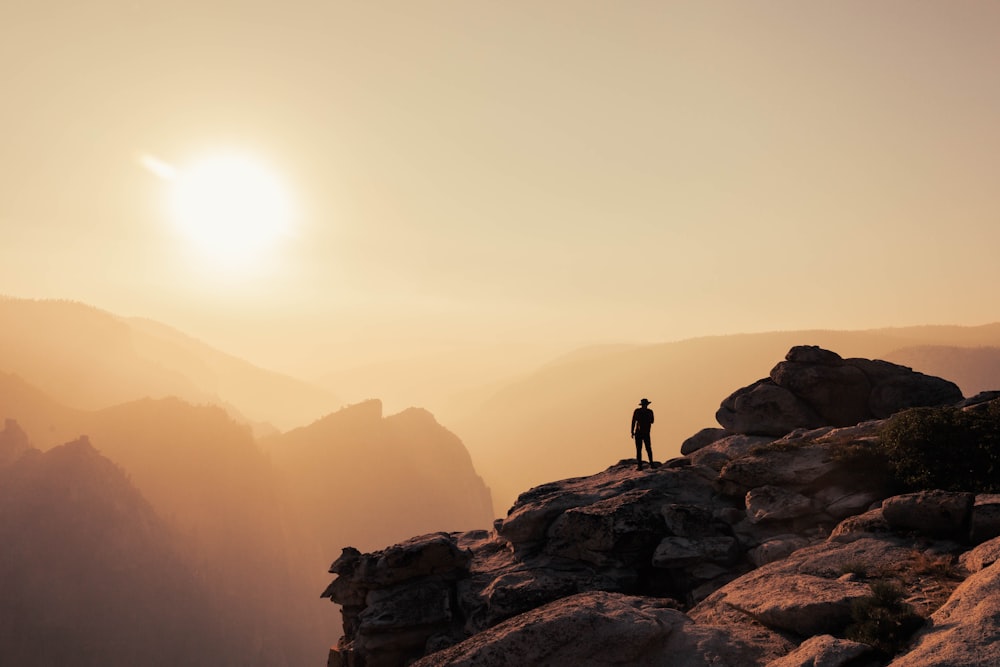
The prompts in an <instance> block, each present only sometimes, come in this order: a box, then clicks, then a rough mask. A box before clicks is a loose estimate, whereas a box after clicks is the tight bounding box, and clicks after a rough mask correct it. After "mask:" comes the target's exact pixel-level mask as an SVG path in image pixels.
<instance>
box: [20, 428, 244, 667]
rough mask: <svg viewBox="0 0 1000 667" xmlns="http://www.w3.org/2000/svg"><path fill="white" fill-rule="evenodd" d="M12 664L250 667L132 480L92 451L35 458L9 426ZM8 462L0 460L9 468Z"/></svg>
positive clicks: (59, 451)
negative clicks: (16, 449)
mask: <svg viewBox="0 0 1000 667" xmlns="http://www.w3.org/2000/svg"><path fill="white" fill-rule="evenodd" d="M14 441H19V442H20V443H21V445H22V446H21V447H20V449H21V454H20V456H17V457H16V458H15V459H14V460H12V461H8V462H7V464H6V465H3V466H2V467H0V544H2V545H3V548H2V549H0V590H3V595H2V596H0V657H2V662H3V664H9V665H18V666H19V667H31V666H34V665H81V666H91V665H93V666H95V667H97V666H106V665H121V666H125V665H163V666H164V667H166V666H172V665H185V664H186V665H194V664H242V663H239V662H238V661H239V660H241V659H244V658H249V657H250V656H249V655H248V652H247V650H246V648H245V647H242V646H241V645H240V644H239V643H238V642H237V641H230V638H227V630H226V628H225V627H224V623H222V622H221V621H220V616H219V612H220V611H221V610H220V608H219V607H217V606H214V605H213V603H212V601H211V600H210V598H209V597H208V596H207V595H206V594H205V592H204V587H203V584H202V582H201V581H199V580H198V578H197V577H196V576H195V574H194V572H193V571H192V570H191V569H190V568H188V567H187V566H186V564H185V563H184V562H183V560H182V558H181V557H180V556H179V554H178V553H177V551H176V549H175V543H174V536H173V534H172V533H171V530H170V529H169V528H168V526H167V525H166V524H165V523H164V522H163V521H161V520H160V518H159V517H158V516H157V515H156V514H155V512H154V511H153V509H152V507H151V506H150V505H149V503H147V502H146V501H145V500H144V499H143V498H142V496H141V495H140V493H139V492H138V490H137V489H136V488H135V487H134V486H132V485H131V484H130V483H129V481H128V479H127V478H126V476H125V474H124V473H123V472H122V471H121V470H120V469H119V468H118V467H116V466H115V465H114V464H113V463H112V462H111V461H109V460H108V459H107V458H105V457H104V456H102V455H101V454H99V453H98V452H97V450H95V449H94V448H93V447H92V446H91V445H90V443H89V442H88V441H87V440H86V439H80V440H77V441H75V442H72V443H70V444H66V445H61V446H59V447H55V448H53V449H51V450H49V451H47V452H44V453H42V452H40V451H39V450H37V449H34V448H31V447H30V446H29V447H24V446H23V445H24V433H23V431H20V429H19V427H18V426H17V425H16V423H14V422H10V421H8V422H7V424H6V427H5V429H4V431H3V432H0V449H2V450H4V451H5V452H7V453H10V451H11V449H10V444H11V442H14ZM5 458H9V457H5V456H3V455H0V459H5Z"/></svg>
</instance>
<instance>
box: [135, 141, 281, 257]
mask: <svg viewBox="0 0 1000 667" xmlns="http://www.w3.org/2000/svg"><path fill="white" fill-rule="evenodd" d="M142 163H143V165H145V166H146V168H147V169H149V170H150V171H152V172H153V173H154V174H156V175H157V176H160V177H161V178H163V179H164V180H166V181H168V182H169V191H168V200H167V209H168V210H167V214H168V217H169V219H170V222H171V223H172V225H173V227H174V229H175V230H176V231H177V232H178V233H179V234H180V236H181V237H182V238H183V239H184V240H185V241H186V242H187V243H188V244H190V246H191V247H192V248H193V249H195V250H197V251H198V252H199V253H200V254H202V255H203V256H204V257H205V258H206V259H208V260H209V261H210V262H212V263H213V264H215V265H216V266H218V267H220V268H237V267H245V266H246V265H250V264H253V263H255V262H257V261H259V260H262V259H264V258H265V257H266V256H267V255H268V254H269V253H270V252H271V251H272V250H273V249H274V248H275V246H276V245H277V244H278V243H279V242H280V241H281V240H282V239H283V237H286V236H288V235H290V233H291V226H292V205H291V200H290V197H289V195H288V192H287V190H286V189H285V187H284V185H283V183H282V182H281V179H279V178H278V176H277V175H276V174H275V173H274V172H273V171H271V170H270V169H268V168H267V167H266V166H265V165H264V164H263V163H262V162H260V161H258V160H256V159H254V158H252V157H250V156H247V155H238V154H224V155H213V156H208V157H204V158H201V159H199V160H196V161H194V162H192V163H190V164H188V165H184V166H181V167H173V166H171V165H169V164H167V163H165V162H163V161H161V160H159V159H157V158H154V157H151V156H144V157H143V158H142Z"/></svg>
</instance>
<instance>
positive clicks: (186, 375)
mask: <svg viewBox="0 0 1000 667" xmlns="http://www.w3.org/2000/svg"><path fill="white" fill-rule="evenodd" d="M0 322H2V323H3V326H2V327H0V370H2V371H4V372H7V373H12V374H16V375H19V376H20V377H22V378H24V379H25V380H27V381H28V382H30V383H31V384H32V385H34V386H35V387H37V388H39V389H41V390H42V391H43V392H45V393H46V394H48V395H49V396H51V397H53V398H54V399H56V400H57V401H59V402H60V403H62V404H65V405H67V406H71V407H74V408H80V409H97V408H103V407H107V406H109V405H114V404H116V403H123V402H125V401H130V400H134V399H136V398H144V397H149V398H164V397H167V396H174V397H177V398H181V399H184V400H186V401H188V402H190V403H196V404H197V403H212V404H216V405H221V406H223V407H226V408H227V409H228V410H229V411H230V412H232V414H234V415H235V416H237V417H239V418H240V419H242V420H244V421H249V422H252V423H257V424H259V426H260V429H261V432H269V431H273V430H274V427H278V428H292V427H295V426H300V425H301V424H303V423H307V422H309V421H311V420H313V419H316V418H318V417H320V416H322V415H324V414H326V413H328V412H330V411H331V410H332V409H334V408H336V407H338V406H339V405H340V403H341V401H340V399H338V398H336V396H334V395H333V394H331V393H330V392H328V391H327V390H324V389H321V388H319V387H316V386H314V385H310V384H308V383H306V382H303V381H301V380H297V379H295V378H291V377H288V376H285V375H282V374H280V373H275V372H272V371H267V370H264V369H262V368H259V367H256V366H254V365H252V364H250V363H247V362H246V361H243V360H241V359H238V358H236V357H233V356H231V355H228V354H225V353H223V352H220V351H219V350H216V349H214V348H212V347H210V346H208V345H205V344H204V343H201V342H200V341H197V340H195V339H193V338H191V337H189V336H185V335H184V334H182V333H180V332H178V331H176V330H174V329H171V328H170V327H168V326H165V325H163V324H159V323H157V322H152V321H149V320H143V319H136V318H124V317H118V316H116V315H112V314H111V313H108V312H106V311H103V310H99V309H97V308H94V307H92V306H87V305H84V304H81V303H76V302H72V301H34V300H27V299H13V298H6V297H4V298H0ZM268 425H273V426H268Z"/></svg>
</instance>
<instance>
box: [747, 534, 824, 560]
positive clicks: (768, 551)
mask: <svg viewBox="0 0 1000 667" xmlns="http://www.w3.org/2000/svg"><path fill="white" fill-rule="evenodd" d="M809 544H810V542H809V540H808V539H806V538H804V537H802V536H800V535H790V534H786V535H778V536H776V537H772V538H770V539H769V540H767V541H765V542H762V543H761V544H759V545H757V546H756V547H754V548H753V549H751V550H750V551H748V552H747V558H748V559H750V562H751V563H753V564H754V565H755V566H756V567H761V566H763V565H767V564H768V563H773V562H775V561H779V560H782V559H783V558H787V557H788V556H789V554H791V553H792V552H793V551H796V550H798V549H801V548H803V547H807V546H809Z"/></svg>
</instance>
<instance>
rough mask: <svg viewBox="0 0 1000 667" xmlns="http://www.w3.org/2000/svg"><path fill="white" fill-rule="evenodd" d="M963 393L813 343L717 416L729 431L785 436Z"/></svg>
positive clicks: (895, 367)
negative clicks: (844, 357)
mask: <svg viewBox="0 0 1000 667" xmlns="http://www.w3.org/2000/svg"><path fill="white" fill-rule="evenodd" d="M960 400H962V392H961V391H960V390H959V389H958V387H957V386H956V385H955V384H954V383H952V382H948V381H947V380H943V379H941V378H938V377H933V376H929V375H924V374H923V373H918V372H916V371H914V370H912V369H910V368H907V367H906V366H900V365H898V364H892V363H889V362H887V361H879V360H870V359H843V358H841V357H840V355H838V354H837V353H835V352H831V351H829V350H824V349H822V348H819V347H816V346H813V345H800V346H797V347H793V348H792V349H791V350H790V351H789V352H788V354H787V355H786V356H785V361H783V362H781V363H779V364H778V365H777V366H775V367H774V368H773V369H771V374H770V377H767V378H764V379H761V380H758V381H757V382H755V383H753V384H751V385H749V386H746V387H743V388H742V389H738V390H737V391H735V392H734V393H733V394H731V395H730V396H729V397H728V398H726V399H725V400H724V401H722V405H721V407H720V408H719V411H718V412H717V413H716V415H715V417H716V419H717V420H718V422H719V424H721V425H722V426H723V427H724V428H725V429H726V430H727V431H729V432H732V433H745V434H751V435H771V436H782V435H785V434H786V433H790V432H791V431H794V430H795V429H798V428H806V429H811V428H816V427H818V426H824V425H829V426H849V425H851V424H857V423H859V422H862V421H865V420H868V419H884V418H886V417H888V416H890V415H892V414H893V413H895V412H898V411H899V410H902V409H904V408H911V407H921V406H935V405H949V404H953V403H956V402H957V401H960Z"/></svg>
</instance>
